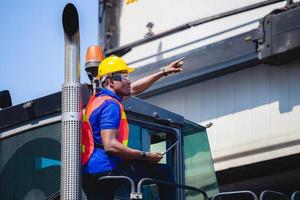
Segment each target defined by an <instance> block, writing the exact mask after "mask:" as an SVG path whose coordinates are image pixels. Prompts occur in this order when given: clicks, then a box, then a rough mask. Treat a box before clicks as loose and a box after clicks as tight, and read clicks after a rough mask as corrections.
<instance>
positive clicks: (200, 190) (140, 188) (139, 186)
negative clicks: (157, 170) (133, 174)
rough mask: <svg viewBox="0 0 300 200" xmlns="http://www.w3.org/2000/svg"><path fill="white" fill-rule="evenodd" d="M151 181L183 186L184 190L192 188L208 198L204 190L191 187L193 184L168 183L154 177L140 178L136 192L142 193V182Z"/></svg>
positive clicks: (178, 186)
mask: <svg viewBox="0 0 300 200" xmlns="http://www.w3.org/2000/svg"><path fill="white" fill-rule="evenodd" d="M146 181H147V182H152V183H158V184H162V185H168V186H171V187H177V188H183V189H186V190H192V191H196V192H199V193H201V194H202V195H203V196H204V200H208V196H207V194H206V192H205V191H204V190H202V189H199V188H196V187H193V186H189V185H181V184H176V183H170V182H167V181H161V180H155V179H151V178H142V179H141V180H140V181H139V182H138V186H137V193H138V194H141V193H142V186H143V183H144V182H146Z"/></svg>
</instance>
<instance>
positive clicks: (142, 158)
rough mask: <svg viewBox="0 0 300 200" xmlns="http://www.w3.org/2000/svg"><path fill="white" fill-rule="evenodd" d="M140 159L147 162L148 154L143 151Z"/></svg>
mask: <svg viewBox="0 0 300 200" xmlns="http://www.w3.org/2000/svg"><path fill="white" fill-rule="evenodd" d="M140 158H141V160H146V159H147V153H146V152H145V151H142V152H141V155H140Z"/></svg>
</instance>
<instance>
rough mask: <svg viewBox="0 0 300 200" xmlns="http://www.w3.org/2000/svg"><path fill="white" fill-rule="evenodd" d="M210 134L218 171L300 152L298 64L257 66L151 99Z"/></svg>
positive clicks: (299, 64) (299, 78) (150, 99)
mask: <svg viewBox="0 0 300 200" xmlns="http://www.w3.org/2000/svg"><path fill="white" fill-rule="evenodd" d="M147 100H148V101H150V102H151V103H154V104H156V105H159V106H162V107H165V108H167V109H170V110H172V111H174V112H177V113H179V114H182V115H184V116H185V118H187V119H190V120H192V121H195V122H198V123H199V124H202V125H205V124H206V123H208V122H209V121H211V122H213V124H214V125H213V126H212V127H211V128H209V129H208V135H209V141H210V144H211V148H212V154H213V158H214V160H215V167H216V169H217V170H220V169H225V168H229V167H234V166H239V165H244V164H249V163H254V162H258V161H262V160H268V159H272V158H276V157H280V156H286V155H290V154H293V153H299V152H300V122H299V121H300V61H297V62H294V63H290V64H286V65H283V66H280V67H278V66H277V67H275V66H269V65H258V66H255V67H252V68H248V69H244V70H241V71H238V72H234V73H231V74H227V75H224V76H221V77H218V78H214V79H210V80H207V81H204V82H200V83H197V84H194V85H191V86H187V87H185V88H181V89H178V90H175V91H171V92H168V93H164V94H161V95H158V96H154V97H151V98H148V99H147Z"/></svg>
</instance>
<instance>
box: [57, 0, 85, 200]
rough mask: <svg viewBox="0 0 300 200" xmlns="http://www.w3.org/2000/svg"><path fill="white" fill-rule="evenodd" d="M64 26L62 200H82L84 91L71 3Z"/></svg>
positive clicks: (73, 7)
mask: <svg viewBox="0 0 300 200" xmlns="http://www.w3.org/2000/svg"><path fill="white" fill-rule="evenodd" d="M62 22H63V28H64V37H65V82H64V84H63V86H62V119H61V178H60V189H61V198H60V199H62V200H77V199H78V200H79V199H81V185H80V183H81V176H80V175H81V161H80V132H81V116H82V89H81V84H80V48H79V21H78V13H77V10H76V7H75V6H74V5H73V4H71V3H69V4H67V5H66V6H65V8H64V11H63V16H62Z"/></svg>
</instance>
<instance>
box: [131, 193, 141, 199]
mask: <svg viewBox="0 0 300 200" xmlns="http://www.w3.org/2000/svg"><path fill="white" fill-rule="evenodd" d="M130 199H132V200H134V199H143V194H142V193H140V192H131V193H130Z"/></svg>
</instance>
